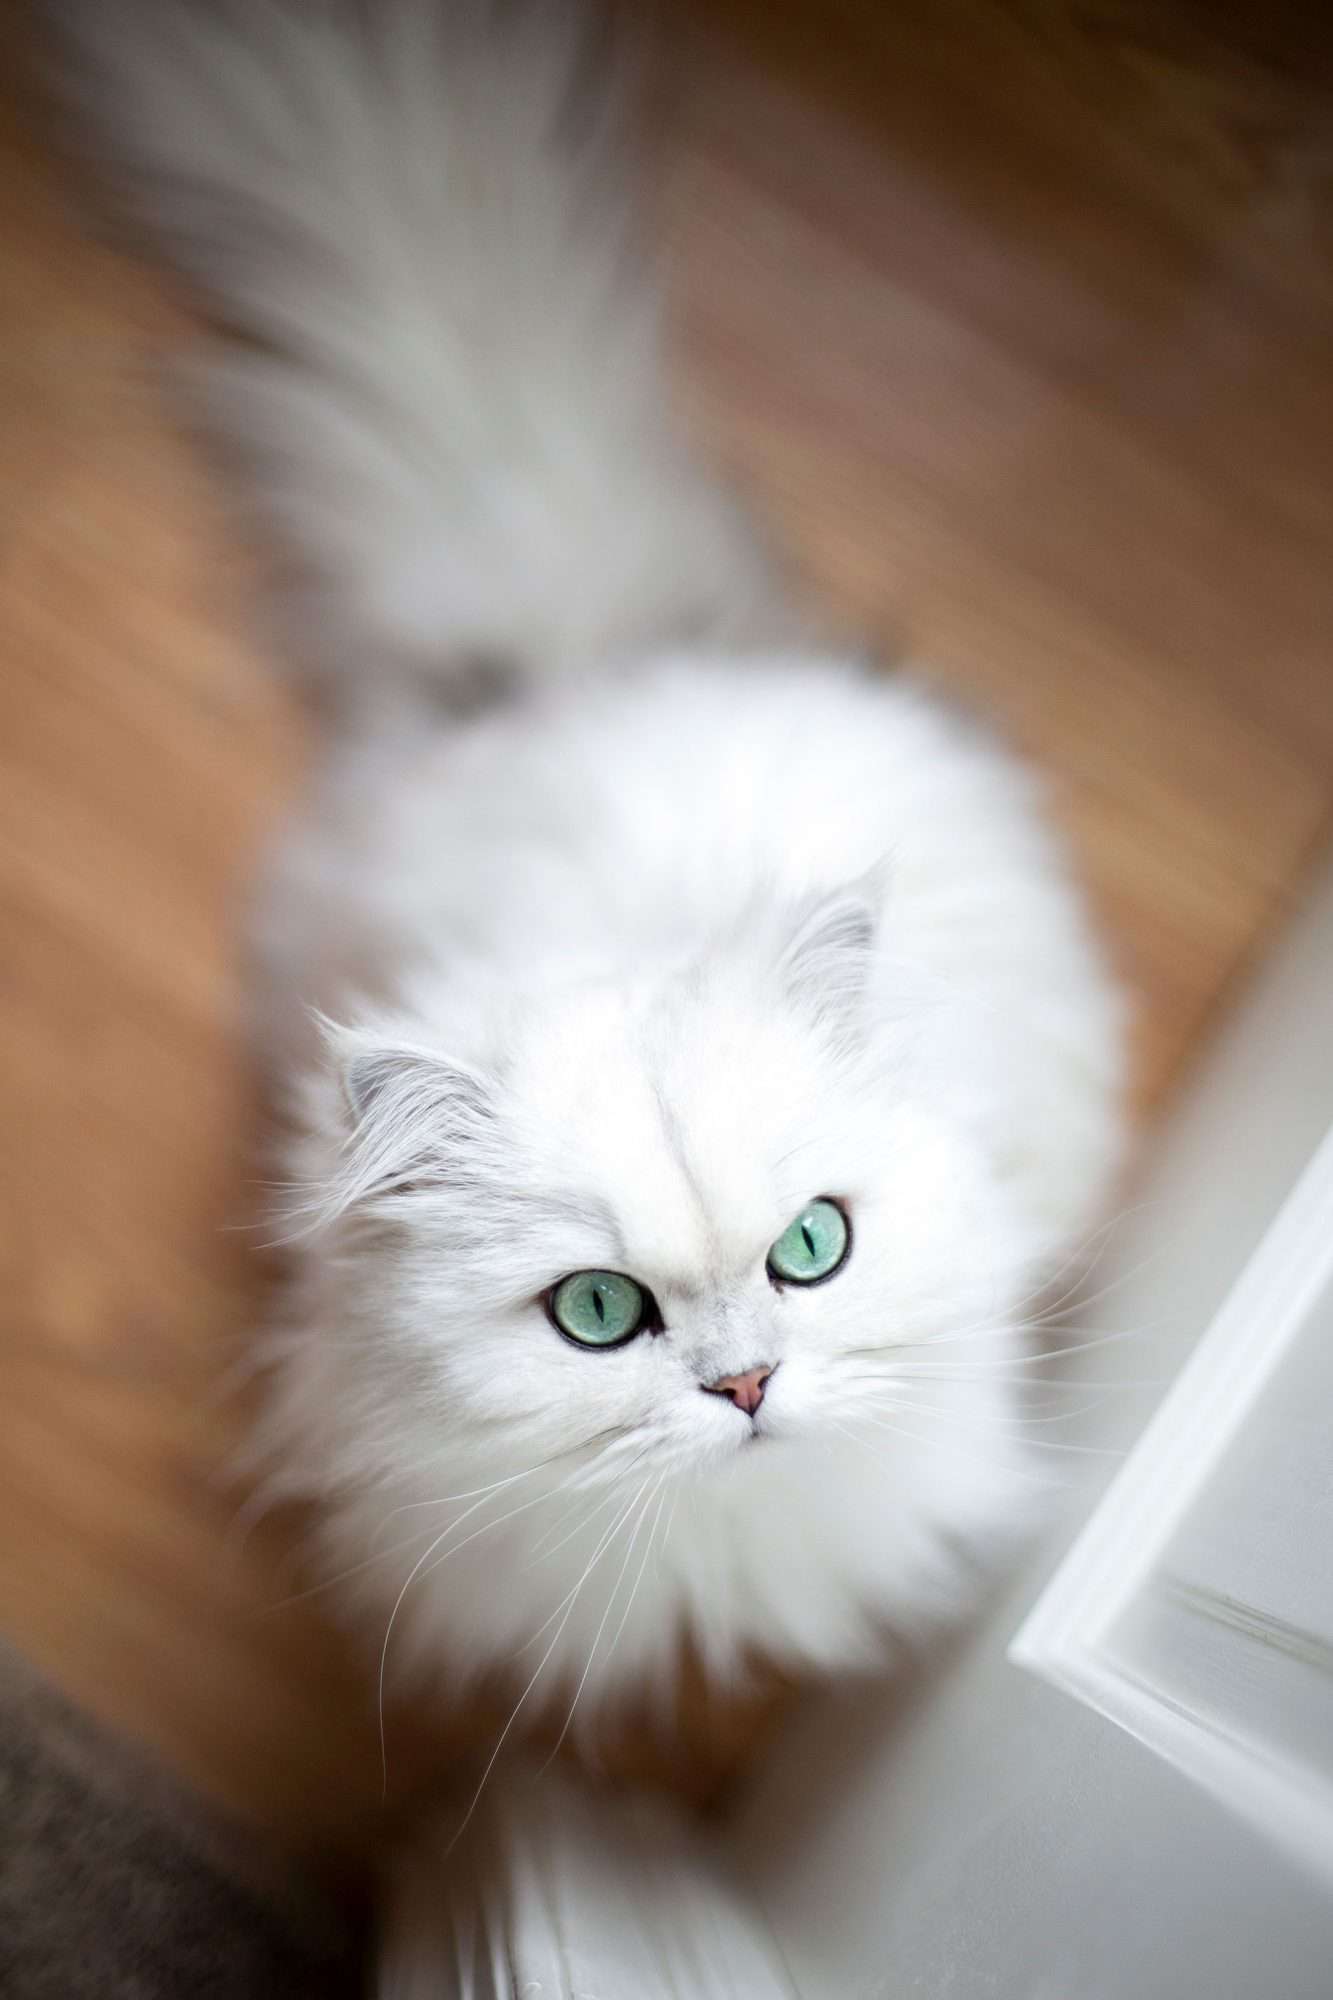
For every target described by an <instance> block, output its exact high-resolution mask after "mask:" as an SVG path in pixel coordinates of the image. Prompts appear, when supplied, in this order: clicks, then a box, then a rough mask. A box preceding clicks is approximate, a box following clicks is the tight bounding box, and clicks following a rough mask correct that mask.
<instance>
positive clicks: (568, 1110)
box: [512, 1000, 824, 1285]
mask: <svg viewBox="0 0 1333 2000" xmlns="http://www.w3.org/2000/svg"><path fill="white" fill-rule="evenodd" d="M823 1081H824V1079H823V1078H822V1065H821V1063H820V1059H819V1054H818V1051H817V1050H813V1049H811V1048H809V1047H807V1046H806V1045H805V1043H804V1040H803V1038H802V1037H801V1035H800V1034H799V1032H798V1031H797V1030H796V1029H795V1028H793V1027H792V1026H790V1025H789V1024H787V1023H785V1022H783V1021H781V1020H772V1019H765V1018H764V1016H763V1014H762V1012H759V1011H756V1012H754V1013H752V1014H751V1015H750V1016H749V1017H748V1018H747V1017H745V1016H744V1014H743V1012H742V1010H739V1009H737V1008H735V1007H733V1008H731V1009H725V1008H714V1009H713V1010H711V1013H710V1014H709V1015H707V1016H705V1015H704V1014H703V1013H702V1011H701V1012H700V1013H697V1014H695V1015H693V1016H691V1015H688V1014H687V1015H685V1016H683V1017H682V1016H680V1015H678V1016H677V1017H676V1018H675V1019H674V1020H672V1019H667V1020H663V1019H662V1018H661V1017H656V1016H649V1017H647V1018H645V1017H644V1016H643V1015H642V1014H641V1013H635V1012H634V1011H633V1010H631V1009H629V1008H627V1007H625V1006H623V1005H617V1004H614V1003H613V1002H611V1001H608V1000H603V1001H602V1003H601V1004H599V1005H593V1006H583V1007H579V1008H570V1009H568V1010H566V1011H565V1012H564V1013H563V1015H556V1016H554V1017H551V1016H548V1017H547V1019H546V1021H545V1022H544V1023H543V1029H542V1032H541V1035H540V1037H539V1038H534V1040H533V1042H532V1043H531V1044H530V1045H529V1046H528V1048H527V1049H526V1050H525V1051H524V1053H523V1057H522V1059H521V1062H520V1065H519V1067H518V1069H517V1071H516V1072H515V1074H514V1075H513V1077H512V1082H513V1085H514V1089H515V1093H516V1096H517V1099H518V1101H519V1102H520V1103H521V1104H522V1105H523V1106H524V1113H525V1116H526V1117H527V1118H528V1119H529V1120H530V1127H529V1131H530V1137H531V1139H532V1141H533V1143H534V1144H535V1145H536V1146H538V1147H539V1148H540V1150H541V1152H542V1153H543V1154H544V1155H545V1156H546V1158H547V1159H548V1160H549V1161H550V1163H551V1165H552V1167H553V1168H554V1169H555V1170H556V1171H558V1172H559V1173H560V1177H561V1178H562V1179H563V1178H566V1177H567V1178H568V1179H570V1180H571V1181H574V1182H577V1183H578V1184H579V1185H580V1186H581V1187H582V1188H583V1189H585V1190H586V1192H587V1193H588V1195H590V1196H591V1197H593V1198H595V1199H596V1200H597V1201H598V1202H599V1203H600V1204H602V1205H603V1206H604V1208H605V1210H606V1212H607V1213H608V1214H609V1215H610V1216H612V1217H614V1221H615V1226H616V1230H617V1232H618V1236H619V1239H620V1244H621V1246H622V1254H623V1255H624V1257H625V1258H626V1259H627V1261H629V1262H631V1263H632V1264H633V1265H634V1267H635V1268H636V1269H643V1270H645V1271H652V1270H654V1269H662V1270H670V1271H671V1272H672V1274H673V1276H674V1277H675V1279H676V1280H677V1282H680V1283H682V1284H686V1285H688V1284H690V1283H691V1282H695V1283H698V1284H700V1285H706V1284H708V1283H710V1282H712V1281H713V1280H715V1279H716V1277H717V1276H718V1275H720V1274H721V1273H722V1272H723V1271H725V1270H726V1269H727V1268H729V1267H731V1266H733V1265H735V1264H737V1263H739V1262H742V1261H748V1260H749V1259H751V1258H752V1257H753V1254H754V1250H755V1245H756V1244H760V1245H762V1244H763V1243H764V1242H766V1241H767V1239H768V1236H769V1235H771V1233H772V1231H773V1228H774V1226H775V1222H776V1221H780V1220H782V1219H783V1218H784V1215H785V1210H786V1208H787V1207H790V1206H792V1205H794V1204H799V1202H800V1201H801V1200H804V1199H806V1198H808V1195H809V1194H810V1193H812V1192H817V1191H818V1190H817V1189H814V1188H812V1187H807V1185H806V1182H807V1180H808V1178H809V1174H810V1173H811V1172H813V1171H814V1169H813V1166H810V1167H807V1166H805V1165H804V1164H803V1159H802V1156H803V1155H804V1154H805V1153H806V1152H807V1151H809V1150H811V1146H812V1141H813V1139H814V1131H813V1129H812V1128H816V1127H818V1126H820V1125H822V1123H823V1119H822V1118H821V1116H820V1109H821V1102H822V1099H823V1096H824V1091H823V1090H822V1089H821V1083H822V1082H823Z"/></svg>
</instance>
